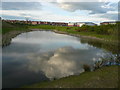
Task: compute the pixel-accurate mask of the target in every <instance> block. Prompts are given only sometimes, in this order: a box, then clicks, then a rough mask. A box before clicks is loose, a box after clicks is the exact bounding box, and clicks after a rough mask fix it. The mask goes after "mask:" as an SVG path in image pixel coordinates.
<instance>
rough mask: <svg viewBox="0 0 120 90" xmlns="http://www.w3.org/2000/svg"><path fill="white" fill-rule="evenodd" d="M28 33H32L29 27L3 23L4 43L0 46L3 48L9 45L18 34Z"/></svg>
mask: <svg viewBox="0 0 120 90" xmlns="http://www.w3.org/2000/svg"><path fill="white" fill-rule="evenodd" d="M27 31H30V30H29V29H28V25H23V24H18V23H14V24H12V23H8V22H2V43H0V45H1V46H2V47H4V46H7V45H9V44H10V43H11V40H12V38H14V37H16V36H17V35H18V34H21V33H23V32H27Z"/></svg>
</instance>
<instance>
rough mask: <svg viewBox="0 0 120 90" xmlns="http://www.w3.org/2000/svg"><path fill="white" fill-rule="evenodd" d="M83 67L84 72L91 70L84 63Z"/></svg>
mask: <svg viewBox="0 0 120 90" xmlns="http://www.w3.org/2000/svg"><path fill="white" fill-rule="evenodd" d="M83 69H84V71H85V72H86V71H91V69H90V66H89V65H87V64H84V65H83Z"/></svg>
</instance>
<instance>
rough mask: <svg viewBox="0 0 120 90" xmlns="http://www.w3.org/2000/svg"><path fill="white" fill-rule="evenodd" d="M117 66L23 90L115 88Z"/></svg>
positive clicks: (35, 85) (38, 84) (43, 83)
mask: <svg viewBox="0 0 120 90" xmlns="http://www.w3.org/2000/svg"><path fill="white" fill-rule="evenodd" d="M117 87H118V66H109V67H102V68H100V69H97V70H96V71H94V72H84V73H82V74H80V75H75V76H69V77H65V78H61V79H58V80H54V81H45V82H42V83H37V84H34V85H30V86H25V87H23V88H117Z"/></svg>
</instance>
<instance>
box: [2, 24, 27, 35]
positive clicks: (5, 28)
mask: <svg viewBox="0 0 120 90" xmlns="http://www.w3.org/2000/svg"><path fill="white" fill-rule="evenodd" d="M21 30H22V31H23V30H28V26H27V25H22V24H12V23H7V22H2V34H5V33H8V32H10V31H21Z"/></svg>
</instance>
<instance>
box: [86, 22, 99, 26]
mask: <svg viewBox="0 0 120 90" xmlns="http://www.w3.org/2000/svg"><path fill="white" fill-rule="evenodd" d="M85 25H88V26H96V25H97V24H95V23H93V22H85Z"/></svg>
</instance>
